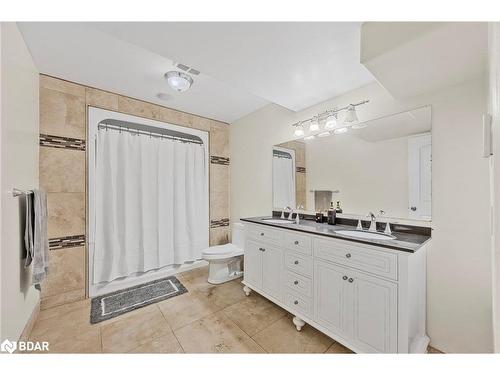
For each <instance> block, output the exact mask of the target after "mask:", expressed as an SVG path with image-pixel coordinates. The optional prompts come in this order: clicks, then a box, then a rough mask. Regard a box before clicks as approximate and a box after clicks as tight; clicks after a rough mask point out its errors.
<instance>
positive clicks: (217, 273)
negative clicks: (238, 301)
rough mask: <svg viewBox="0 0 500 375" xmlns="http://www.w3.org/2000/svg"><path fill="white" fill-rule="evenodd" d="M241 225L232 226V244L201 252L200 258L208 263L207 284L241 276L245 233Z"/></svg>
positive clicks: (213, 247) (212, 247)
mask: <svg viewBox="0 0 500 375" xmlns="http://www.w3.org/2000/svg"><path fill="white" fill-rule="evenodd" d="M244 228H245V227H244V225H243V224H242V223H234V224H233V232H232V237H231V238H232V243H228V244H226V245H219V246H210V247H209V248H207V249H205V250H203V252H202V253H201V258H202V259H204V260H206V261H207V262H208V263H209V269H208V282H209V283H210V284H221V283H225V282H226V281H231V280H234V279H237V278H238V277H241V276H242V275H243V270H242V262H241V261H242V258H243V247H244V245H245V231H244Z"/></svg>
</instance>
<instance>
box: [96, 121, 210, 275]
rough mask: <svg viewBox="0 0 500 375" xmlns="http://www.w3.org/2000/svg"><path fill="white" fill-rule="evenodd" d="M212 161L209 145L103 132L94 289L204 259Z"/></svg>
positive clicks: (99, 138)
mask: <svg viewBox="0 0 500 375" xmlns="http://www.w3.org/2000/svg"><path fill="white" fill-rule="evenodd" d="M206 162H207V161H206V160H205V146H204V145H199V144H195V143H184V142H181V141H174V140H170V139H165V138H156V137H150V136H149V135H136V134H133V133H130V132H125V131H124V132H118V131H117V130H106V129H100V130H99V131H98V136H97V155H96V220H95V225H96V227H95V248H94V259H93V271H94V272H93V282H94V284H97V283H100V282H103V281H111V280H113V279H116V278H118V277H122V276H128V275H131V274H134V273H137V272H145V271H149V270H153V269H158V268H161V267H164V266H167V265H172V264H182V263H184V262H186V261H194V260H196V259H199V258H200V257H201V251H202V250H203V249H204V248H205V247H207V246H208V186H207V175H206V173H207V170H206V169H207V168H206Z"/></svg>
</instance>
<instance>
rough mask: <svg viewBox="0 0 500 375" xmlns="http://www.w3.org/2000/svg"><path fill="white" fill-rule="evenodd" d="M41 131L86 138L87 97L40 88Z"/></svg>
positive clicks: (42, 132)
mask: <svg viewBox="0 0 500 375" xmlns="http://www.w3.org/2000/svg"><path fill="white" fill-rule="evenodd" d="M40 133H41V134H50V135H58V136H62V137H70V138H78V139H85V137H86V135H85V134H86V132H85V98H84V97H80V96H75V95H70V94H66V93H63V92H60V91H55V90H50V89H46V88H42V89H40Z"/></svg>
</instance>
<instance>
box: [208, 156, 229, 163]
mask: <svg viewBox="0 0 500 375" xmlns="http://www.w3.org/2000/svg"><path fill="white" fill-rule="evenodd" d="M210 163H212V164H221V165H229V158H224V157H222V156H210Z"/></svg>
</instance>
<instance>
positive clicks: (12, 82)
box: [0, 23, 39, 341]
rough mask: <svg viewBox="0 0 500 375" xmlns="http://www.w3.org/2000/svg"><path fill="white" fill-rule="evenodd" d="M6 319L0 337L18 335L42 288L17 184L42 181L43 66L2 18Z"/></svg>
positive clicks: (0, 138) (0, 145)
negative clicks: (26, 242)
mask: <svg viewBox="0 0 500 375" xmlns="http://www.w3.org/2000/svg"><path fill="white" fill-rule="evenodd" d="M0 34H1V42H0V44H1V74H0V81H1V132H0V150H1V189H2V190H1V191H2V196H1V201H0V202H1V207H0V210H1V220H0V223H1V232H0V236H1V257H0V265H1V272H0V274H1V278H0V280H1V325H0V341H3V340H4V339H6V338H8V339H10V340H18V339H19V337H20V336H21V333H22V332H23V329H24V328H25V325H26V324H27V323H28V320H29V319H30V316H31V315H32V313H33V312H34V310H35V309H36V307H37V304H38V301H39V292H38V291H37V290H35V288H34V287H32V286H31V270H30V269H25V268H24V259H22V254H23V251H24V250H23V249H24V246H23V242H22V238H23V236H24V233H23V225H22V223H21V221H22V217H24V215H22V214H21V210H22V208H23V207H24V206H23V205H22V204H21V203H22V199H23V198H15V197H13V196H12V192H11V191H12V188H14V187H15V188H19V189H26V190H28V189H33V188H37V187H38V72H37V70H36V67H35V65H34V64H33V61H32V59H31V55H30V54H29V51H28V49H27V47H26V45H25V43H24V40H23V38H22V36H21V34H20V32H19V30H18V28H17V26H16V24H14V23H1V24H0Z"/></svg>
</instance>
